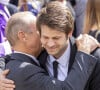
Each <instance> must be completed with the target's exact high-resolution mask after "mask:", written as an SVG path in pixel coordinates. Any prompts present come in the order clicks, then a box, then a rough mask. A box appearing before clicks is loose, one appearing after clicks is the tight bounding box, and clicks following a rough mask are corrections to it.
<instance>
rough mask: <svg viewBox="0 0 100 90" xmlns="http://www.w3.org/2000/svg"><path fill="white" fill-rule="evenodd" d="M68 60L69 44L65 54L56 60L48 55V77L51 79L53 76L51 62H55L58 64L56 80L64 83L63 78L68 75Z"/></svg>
mask: <svg viewBox="0 0 100 90" xmlns="http://www.w3.org/2000/svg"><path fill="white" fill-rule="evenodd" d="M69 59H70V43H69V44H68V47H67V49H66V50H65V52H64V53H63V55H62V56H61V57H60V58H58V59H55V58H54V57H53V56H51V55H49V56H48V57H47V63H46V66H47V70H48V72H49V75H50V76H51V77H52V76H54V74H53V64H52V63H53V61H55V60H57V62H58V63H59V64H58V77H57V79H58V80H60V81H64V80H65V78H66V77H67V73H68V65H69Z"/></svg>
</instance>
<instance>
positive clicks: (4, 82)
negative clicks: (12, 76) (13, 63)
mask: <svg viewBox="0 0 100 90" xmlns="http://www.w3.org/2000/svg"><path fill="white" fill-rule="evenodd" d="M8 72H9V70H4V71H3V72H2V73H0V90H14V88H15V85H14V81H12V80H9V79H6V78H5V77H6V75H7V74H8Z"/></svg>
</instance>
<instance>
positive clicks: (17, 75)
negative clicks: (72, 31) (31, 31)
mask: <svg viewBox="0 0 100 90" xmlns="http://www.w3.org/2000/svg"><path fill="white" fill-rule="evenodd" d="M81 57H82V59H81ZM88 59H89V60H88ZM95 65H96V60H94V58H93V57H91V56H89V55H86V54H85V53H82V52H77V54H76V61H75V63H74V65H73V66H72V70H71V71H70V73H69V76H68V77H67V78H66V79H65V81H63V82H62V81H59V80H56V79H54V78H53V77H49V76H48V74H47V72H46V71H45V70H44V69H42V68H41V67H40V66H39V65H38V64H37V63H36V62H34V60H33V59H32V58H30V57H29V56H26V55H24V54H21V53H13V54H12V55H11V60H10V61H9V62H8V63H7V64H6V68H9V69H10V73H9V74H8V76H7V78H9V79H12V80H14V81H15V85H16V88H15V90H83V88H84V86H85V84H86V81H87V80H88V77H89V75H90V74H91V73H92V71H93V68H94V67H95ZM76 77H78V78H79V79H77V78H76ZM74 81H75V82H74ZM79 84H80V85H79Z"/></svg>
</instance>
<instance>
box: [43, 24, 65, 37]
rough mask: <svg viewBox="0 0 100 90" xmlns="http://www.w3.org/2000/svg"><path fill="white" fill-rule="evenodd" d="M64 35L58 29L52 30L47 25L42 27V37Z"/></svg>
mask: <svg viewBox="0 0 100 90" xmlns="http://www.w3.org/2000/svg"><path fill="white" fill-rule="evenodd" d="M64 34H65V33H64V32H61V31H59V30H57V29H53V28H50V27H48V26H46V25H42V26H41V35H42V36H62V35H64Z"/></svg>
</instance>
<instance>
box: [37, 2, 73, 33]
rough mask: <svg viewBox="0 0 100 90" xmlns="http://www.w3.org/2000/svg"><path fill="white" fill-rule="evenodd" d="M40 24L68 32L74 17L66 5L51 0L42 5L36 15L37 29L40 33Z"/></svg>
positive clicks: (71, 27)
mask: <svg viewBox="0 0 100 90" xmlns="http://www.w3.org/2000/svg"><path fill="white" fill-rule="evenodd" d="M41 25H47V26H48V27H50V28H53V29H56V30H59V31H62V32H65V33H66V34H68V33H69V32H70V31H71V30H73V27H74V18H73V16H72V14H71V12H70V10H69V8H68V7H66V6H64V5H63V4H62V3H61V2H59V1H52V2H50V3H48V4H47V5H46V7H44V8H43V9H42V10H41V12H40V13H39V15H38V17H37V29H38V30H39V31H40V33H41Z"/></svg>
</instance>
